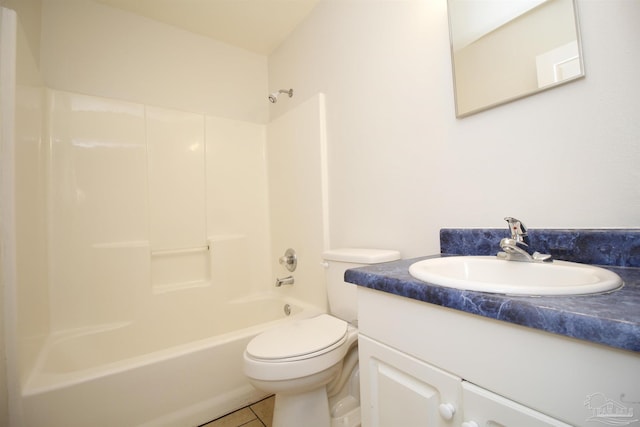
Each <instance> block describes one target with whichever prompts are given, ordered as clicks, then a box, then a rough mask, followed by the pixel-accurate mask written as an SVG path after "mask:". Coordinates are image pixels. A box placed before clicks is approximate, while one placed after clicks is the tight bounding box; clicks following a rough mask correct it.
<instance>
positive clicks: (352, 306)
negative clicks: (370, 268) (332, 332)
mask: <svg viewBox="0 0 640 427" xmlns="http://www.w3.org/2000/svg"><path fill="white" fill-rule="evenodd" d="M322 257H323V258H324V260H325V262H326V266H327V268H326V274H325V280H326V281H327V296H328V298H329V312H330V313H331V314H332V315H334V316H335V317H338V318H340V319H342V320H346V321H347V322H349V323H352V324H355V323H356V320H357V319H358V301H357V299H356V289H357V287H356V285H354V284H352V283H347V282H345V281H344V272H345V271H347V270H348V269H350V268H356V267H363V266H365V265H370V264H379V263H382V262H389V261H395V260H398V259H400V252H398V251H394V250H388V249H359V248H342V249H332V250H328V251H325V252H324V253H323V254H322Z"/></svg>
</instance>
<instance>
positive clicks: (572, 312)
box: [345, 255, 640, 352]
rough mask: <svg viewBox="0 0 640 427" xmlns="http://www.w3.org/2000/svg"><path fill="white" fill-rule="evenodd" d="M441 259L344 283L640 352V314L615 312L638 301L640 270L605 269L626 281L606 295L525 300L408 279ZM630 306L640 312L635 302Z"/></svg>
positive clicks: (373, 269)
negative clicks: (413, 268)
mask: <svg viewBox="0 0 640 427" xmlns="http://www.w3.org/2000/svg"><path fill="white" fill-rule="evenodd" d="M439 256H440V255H432V256H428V257H421V258H415V259H409V260H399V261H394V262H390V263H384V264H378V265H372V266H367V267H360V268H354V269H349V270H347V271H346V273H345V281H347V282H349V283H353V284H355V285H358V286H363V287H366V288H369V289H374V290H378V291H382V292H387V293H391V294H394V295H398V296H402V297H406V298H411V299H414V300H418V301H421V302H425V303H428V304H434V305H438V306H441V307H447V308H451V309H454V310H459V311H463V312H466V313H470V314H475V315H478V316H482V317H487V318H492V319H495V320H499V321H504V322H508V323H513V324H516V325H520V326H525V327H530V328H535V329H539V330H543V331H546V332H550V333H553V334H557V335H562V336H567V337H571V338H576V339H579V340H584V341H589V342H593V343H597V344H603V345H606V346H610V347H614V348H619V349H622V350H628V351H633V352H640V314H639V315H638V316H637V318H635V317H634V318H630V319H629V318H624V316H618V315H617V314H616V309H615V307H613V305H615V306H618V305H619V304H616V301H615V299H616V297H619V298H620V299H624V300H628V299H629V295H633V298H634V299H635V298H637V300H638V301H640V268H631V267H625V268H621V267H611V266H602V267H604V268H607V269H610V270H612V271H614V272H616V273H617V274H619V275H620V276H621V277H622V278H623V280H624V281H625V286H624V287H623V288H621V289H620V290H616V291H613V292H610V293H606V294H599V295H586V296H585V295H582V296H572V297H567V296H553V297H529V296H524V297H522V296H511V295H501V294H491V293H485V292H476V291H466V290H459V289H454V288H447V287H443V286H438V285H434V284H431V283H427V282H423V281H420V280H418V279H415V278H413V277H412V276H410V275H409V272H408V268H409V265H411V264H412V263H414V262H417V261H420V260H422V259H427V258H434V257H439ZM563 302H565V303H566V302H570V304H566V305H565V304H563ZM594 304H595V307H596V308H597V304H601V305H603V307H606V308H608V309H609V311H607V312H606V313H603V312H602V311H601V310H596V309H594ZM628 305H629V306H630V307H631V309H633V308H636V310H635V311H640V310H637V307H638V305H636V304H635V303H634V302H633V301H632V302H631V304H628ZM623 308H624V307H623ZM623 308H620V310H622V309H623ZM611 309H613V310H611ZM632 317H633V316H632Z"/></svg>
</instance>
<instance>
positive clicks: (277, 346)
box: [246, 314, 348, 362]
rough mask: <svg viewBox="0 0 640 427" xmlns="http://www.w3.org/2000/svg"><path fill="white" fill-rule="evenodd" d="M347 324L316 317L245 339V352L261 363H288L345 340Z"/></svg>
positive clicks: (342, 342) (332, 347) (325, 350)
mask: <svg viewBox="0 0 640 427" xmlns="http://www.w3.org/2000/svg"><path fill="white" fill-rule="evenodd" d="M347 331H348V323H347V322H345V321H344V320H341V319H338V318H336V317H333V316H330V315H327V314H321V315H319V316H316V317H313V318H310V319H303V320H299V321H296V322H293V323H291V324H289V325H285V326H282V327H278V328H274V329H272V330H269V331H267V332H264V333H262V334H260V335H258V336H256V337H255V338H254V339H252V340H251V342H249V344H248V345H247V348H246V354H247V355H248V356H249V357H250V358H252V359H254V360H259V361H264V362H290V361H296V360H304V359H309V358H312V357H317V356H320V355H322V354H324V353H327V352H330V351H332V350H334V349H335V348H337V347H340V346H341V345H343V344H344V343H345V341H346V340H347Z"/></svg>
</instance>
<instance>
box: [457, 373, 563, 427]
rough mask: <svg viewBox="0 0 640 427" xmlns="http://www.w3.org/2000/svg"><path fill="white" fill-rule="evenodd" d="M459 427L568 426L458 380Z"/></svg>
mask: <svg viewBox="0 0 640 427" xmlns="http://www.w3.org/2000/svg"><path fill="white" fill-rule="evenodd" d="M462 401H463V402H464V420H463V423H462V426H463V427H549V426H554V427H571V426H570V425H569V424H565V423H563V422H561V421H558V420H556V419H554V418H551V417H549V416H547V415H544V414H542V413H540V412H537V411H534V410H533V409H531V408H527V407H526V406H523V405H520V404H518V403H516V402H513V401H511V400H509V399H505V398H504V397H502V396H499V395H497V394H494V393H491V392H490V391H488V390H485V389H483V388H480V387H478V386H476V385H474V384H471V383H469V382H467V381H463V382H462Z"/></svg>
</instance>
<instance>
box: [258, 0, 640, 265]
mask: <svg viewBox="0 0 640 427" xmlns="http://www.w3.org/2000/svg"><path fill="white" fill-rule="evenodd" d="M578 9H579V14H580V24H581V28H582V38H583V47H584V58H585V68H586V74H587V77H586V79H583V80H580V81H577V82H573V83H571V84H569V85H566V86H563V87H560V88H556V89H553V90H551V91H548V92H545V93H541V94H538V95H536V96H533V97H530V98H526V99H523V100H520V101H517V102H514V103H511V104H507V105H503V106H500V107H498V108H495V109H492V110H489V111H486V112H483V113H480V114H477V115H474V116H471V117H468V118H464V119H456V118H455V117H454V105H453V89H452V77H451V64H450V57H449V39H448V29H447V15H446V1H445V0H428V1H427V0H395V1H368V2H362V1H346V2H332V1H329V2H322V3H321V4H320V5H319V6H318V8H317V9H316V10H315V11H314V12H313V13H312V15H311V16H310V17H309V18H308V19H307V21H306V22H305V24H304V25H303V26H302V27H300V28H298V30H297V31H296V32H295V33H294V34H293V35H292V36H291V37H290V38H289V39H288V40H287V41H286V42H285V44H283V45H282V46H281V47H280V48H279V49H278V50H277V51H276V52H274V54H272V55H271V56H270V58H269V83H270V84H269V86H270V87H293V88H294V89H295V90H296V96H295V97H294V98H293V99H292V100H291V102H282V103H278V104H277V105H276V106H274V108H273V114H274V115H279V114H281V113H282V112H283V111H284V110H286V109H288V108H291V107H292V106H294V105H295V104H296V103H298V102H301V100H304V99H306V98H307V97H309V96H311V95H312V94H314V93H316V92H319V91H320V92H324V93H326V99H327V126H328V129H327V132H328V150H329V179H330V223H331V242H332V245H333V246H334V247H338V246H370V247H387V248H396V249H399V250H401V251H402V253H403V256H405V257H410V256H418V255H423V254H428V253H435V252H437V251H439V243H438V231H439V229H440V228H442V227H478V226H483V227H503V226H505V224H504V221H503V220H502V218H503V217H504V216H506V215H510V216H515V217H518V218H521V219H522V220H523V221H524V222H525V223H526V224H527V225H528V226H529V227H531V228H541V227H570V228H575V227H638V226H640V186H639V185H638V182H639V178H640V169H639V168H638V165H639V164H640V143H639V139H640V120H639V119H638V117H639V116H638V114H639V113H638V112H639V111H640V85H639V84H638V80H637V70H638V68H639V67H640V56H638V52H640V34H639V32H638V27H637V22H640V3H638V2H637V1H634V0H615V1H613V0H612V1H606V2H603V1H598V0H581V1H579V2H578Z"/></svg>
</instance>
